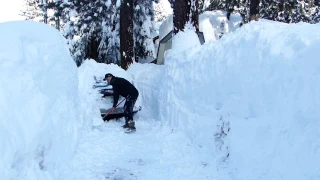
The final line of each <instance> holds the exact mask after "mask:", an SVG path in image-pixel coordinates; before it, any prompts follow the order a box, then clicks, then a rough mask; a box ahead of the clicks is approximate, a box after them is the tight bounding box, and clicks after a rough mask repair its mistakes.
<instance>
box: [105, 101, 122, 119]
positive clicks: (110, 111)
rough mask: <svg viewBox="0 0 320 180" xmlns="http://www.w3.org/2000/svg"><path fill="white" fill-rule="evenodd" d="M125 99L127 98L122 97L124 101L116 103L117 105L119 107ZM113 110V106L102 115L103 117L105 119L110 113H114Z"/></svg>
mask: <svg viewBox="0 0 320 180" xmlns="http://www.w3.org/2000/svg"><path fill="white" fill-rule="evenodd" d="M124 100H126V99H125V98H124V99H122V101H121V102H119V103H118V104H117V105H116V107H118V106H119V105H120V104H121V103H122V102H123V101H124ZM112 111H113V108H111V109H110V110H109V111H108V113H107V114H106V115H104V116H103V117H102V119H103V120H104V119H105V118H106V117H107V116H108V115H109V114H110V113H112Z"/></svg>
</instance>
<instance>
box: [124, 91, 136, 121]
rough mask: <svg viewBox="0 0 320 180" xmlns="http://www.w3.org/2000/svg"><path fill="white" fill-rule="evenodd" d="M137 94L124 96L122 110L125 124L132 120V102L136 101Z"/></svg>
mask: <svg viewBox="0 0 320 180" xmlns="http://www.w3.org/2000/svg"><path fill="white" fill-rule="evenodd" d="M138 96H139V94H137V95H135V94H134V95H128V96H127V97H126V103H125V104H124V107H123V110H124V117H125V119H126V124H128V122H129V121H133V112H132V111H133V107H134V104H135V103H136V101H137V98H138Z"/></svg>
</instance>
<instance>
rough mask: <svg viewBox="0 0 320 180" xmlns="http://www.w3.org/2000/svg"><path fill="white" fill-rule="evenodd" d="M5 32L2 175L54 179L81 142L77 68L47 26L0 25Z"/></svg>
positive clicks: (0, 90) (0, 63)
mask: <svg viewBox="0 0 320 180" xmlns="http://www.w3.org/2000/svg"><path fill="white" fill-rule="evenodd" d="M0 36H1V37H0V39H1V41H0V72H1V76H0V82H1V86H0V112H1V113H0V154H1V157H0V162H1V163H0V174H1V178H2V179H50V178H52V171H53V170H54V168H56V167H57V166H60V165H62V163H64V162H67V161H69V160H70V158H71V157H72V156H73V153H74V150H75V147H76V144H77V133H78V128H79V126H80V123H79V122H77V121H78V117H77V114H78V103H77V101H78V89H77V88H78V79H77V67H76V65H75V63H74V61H73V60H72V59H71V56H70V55H69V51H68V49H67V46H66V42H65V39H64V38H63V37H62V35H61V34H60V33H59V32H58V31H57V30H56V29H54V28H52V27H50V26H48V25H44V24H41V23H35V22H29V21H21V22H8V23H1V24H0Z"/></svg>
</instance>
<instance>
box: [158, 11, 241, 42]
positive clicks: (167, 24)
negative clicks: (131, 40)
mask: <svg viewBox="0 0 320 180" xmlns="http://www.w3.org/2000/svg"><path fill="white" fill-rule="evenodd" d="M241 24H242V18H241V16H240V15H238V14H234V13H231V15H230V19H229V20H228V19H227V13H226V12H223V11H206V12H204V13H202V14H200V16H199V31H200V32H203V35H204V39H205V41H206V42H209V41H215V40H219V39H220V38H221V37H222V36H223V35H224V34H227V33H230V32H233V31H235V30H236V29H238V28H239V27H240V25H241ZM171 30H173V16H172V15H169V16H168V17H167V19H166V20H165V21H164V22H163V23H162V24H161V25H160V28H159V39H160V40H161V39H162V38H164V37H165V36H166V35H167V34H168V33H169V32H170V31H171ZM182 42H186V39H185V40H184V41H182Z"/></svg>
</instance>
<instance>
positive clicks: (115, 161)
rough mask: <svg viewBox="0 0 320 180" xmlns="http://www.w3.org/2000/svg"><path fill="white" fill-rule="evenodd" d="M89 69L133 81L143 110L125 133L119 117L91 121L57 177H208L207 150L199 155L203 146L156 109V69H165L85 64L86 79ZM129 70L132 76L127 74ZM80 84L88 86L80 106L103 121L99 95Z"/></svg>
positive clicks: (106, 101)
mask: <svg viewBox="0 0 320 180" xmlns="http://www.w3.org/2000/svg"><path fill="white" fill-rule="evenodd" d="M90 68H93V69H95V71H94V72H95V73H98V75H100V76H103V73H105V72H113V73H115V74H117V75H118V76H119V75H120V76H123V77H126V78H128V79H130V78H132V80H134V83H135V85H136V86H137V88H138V89H139V93H140V95H139V99H138V102H137V104H139V105H141V106H142V110H141V111H140V112H139V113H138V114H136V115H135V117H134V119H135V120H136V127H137V131H136V132H134V133H131V134H126V133H124V130H123V128H122V127H121V126H122V125H123V124H124V118H121V119H120V120H111V121H108V122H104V123H102V124H98V125H93V126H92V128H91V129H90V128H89V129H87V130H86V133H83V134H82V135H81V137H80V141H79V147H78V149H77V150H76V154H75V157H74V159H73V161H72V162H71V166H68V167H64V170H63V173H62V174H59V176H60V177H63V179H77V180H82V179H83V180H87V179H94V180H95V179H126V180H127V179H139V180H140V179H146V180H149V179H198V178H199V177H200V178H201V179H212V177H213V172H214V170H213V167H212V166H213V163H209V162H212V159H209V160H208V161H207V160H206V158H207V157H208V156H207V154H204V155H203V156H201V154H200V155H199V151H201V149H202V147H201V146H199V145H197V144H194V143H193V142H192V139H191V138H190V136H189V135H188V134H185V133H184V132H182V131H181V130H179V129H178V128H176V129H173V128H171V126H169V125H167V124H166V123H167V122H166V121H160V120H159V117H160V115H161V113H160V111H161V109H160V107H159V105H158V103H159V102H158V100H157V98H158V96H160V94H159V93H160V92H161V91H160V90H161V89H160V88H161V87H159V86H158V84H159V81H162V79H161V78H155V77H161V76H160V74H161V73H163V72H164V71H163V69H162V68H159V67H158V66H154V68H152V65H151V66H150V67H149V68H147V69H145V71H143V70H141V67H138V69H135V66H133V68H131V71H134V73H130V72H129V73H127V72H122V70H119V67H113V66H108V65H103V64H102V65H99V64H96V63H91V64H90V63H87V64H85V65H83V69H81V70H80V74H81V73H84V74H85V75H83V76H82V77H89V78H88V79H87V80H85V81H86V82H88V81H90V80H91V77H92V75H91V74H90V73H92V71H90V70H88V69H90ZM85 69H86V70H85ZM117 71H118V72H117ZM119 71H120V72H119ZM146 71H152V73H151V72H146ZM100 72H101V73H100ZM146 73H148V74H153V76H154V77H150V75H149V76H148V77H146V76H144V74H146ZM131 74H134V77H130V75H131ZM95 75H97V74H95ZM128 76H129V77H128ZM80 79H81V77H80ZM155 81H156V82H155ZM157 81H158V82H157ZM80 84H81V83H80ZM83 85H84V86H88V87H86V88H85V87H82V90H83V91H82V92H83V94H87V95H83V96H87V97H86V98H84V99H86V100H85V101H86V103H87V104H84V106H87V107H86V108H85V109H88V108H93V109H92V110H91V111H90V110H89V111H88V112H90V113H92V114H91V115H90V113H88V114H89V115H88V117H90V116H91V117H94V118H96V119H95V121H98V122H100V121H102V120H101V118H100V119H97V117H98V118H99V114H97V113H98V110H97V109H98V107H99V106H101V100H100V97H101V95H100V94H98V93H97V90H95V89H92V88H91V87H92V85H91V84H89V85H88V84H87V85H85V84H83ZM80 86H81V85H80ZM84 89H85V90H84ZM150 89H151V90H150ZM92 96H95V97H96V98H93V97H92ZM110 99H111V97H110V98H107V100H104V103H105V104H103V106H111V104H108V101H110ZM90 101H92V102H90ZM109 103H110V102H109Z"/></svg>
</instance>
